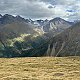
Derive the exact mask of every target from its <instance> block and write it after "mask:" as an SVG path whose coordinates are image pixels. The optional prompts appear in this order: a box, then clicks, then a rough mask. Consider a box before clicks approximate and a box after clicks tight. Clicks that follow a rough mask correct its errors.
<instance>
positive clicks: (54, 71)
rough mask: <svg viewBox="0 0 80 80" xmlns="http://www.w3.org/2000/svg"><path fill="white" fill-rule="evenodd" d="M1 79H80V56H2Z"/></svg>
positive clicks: (0, 63)
mask: <svg viewBox="0 0 80 80" xmlns="http://www.w3.org/2000/svg"><path fill="white" fill-rule="evenodd" d="M0 80H80V57H63V58H57V57H56V58H55V57H39V58H38V57H33V58H0Z"/></svg>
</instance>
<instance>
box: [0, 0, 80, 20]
mask: <svg viewBox="0 0 80 80" xmlns="http://www.w3.org/2000/svg"><path fill="white" fill-rule="evenodd" d="M79 3H80V0H0V13H1V14H6V13H8V14H12V15H21V16H23V17H25V18H33V19H38V18H43V19H44V18H52V17H53V18H54V17H62V18H68V19H71V20H72V18H75V19H76V18H79V17H80V16H79V14H77V12H80V6H79ZM68 10H73V11H74V12H68ZM71 15H73V16H75V17H72V16H71ZM70 16H71V17H70ZM78 16H79V17H78Z"/></svg>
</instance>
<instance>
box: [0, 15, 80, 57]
mask: <svg viewBox="0 0 80 80" xmlns="http://www.w3.org/2000/svg"><path fill="white" fill-rule="evenodd" d="M41 56H54V57H55V56H58V57H60V56H61V57H64V56H80V22H79V21H76V22H69V21H66V20H64V19H62V18H60V17H56V18H54V19H51V20H47V19H46V20H32V19H24V18H22V17H21V16H19V15H18V16H15V17H14V16H12V15H9V14H5V15H3V16H2V15H0V57H41Z"/></svg>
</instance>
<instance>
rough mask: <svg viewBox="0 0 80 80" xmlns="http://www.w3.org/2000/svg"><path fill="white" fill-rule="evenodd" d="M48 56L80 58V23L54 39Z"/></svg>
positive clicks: (50, 44) (47, 52)
mask: <svg viewBox="0 0 80 80" xmlns="http://www.w3.org/2000/svg"><path fill="white" fill-rule="evenodd" d="M46 55H47V56H80V22H78V23H76V24H75V25H74V26H72V27H70V28H68V29H67V30H65V31H64V32H62V33H61V34H58V35H57V36H55V37H53V39H51V41H50V43H49V44H48V49H47V51H46Z"/></svg>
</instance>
